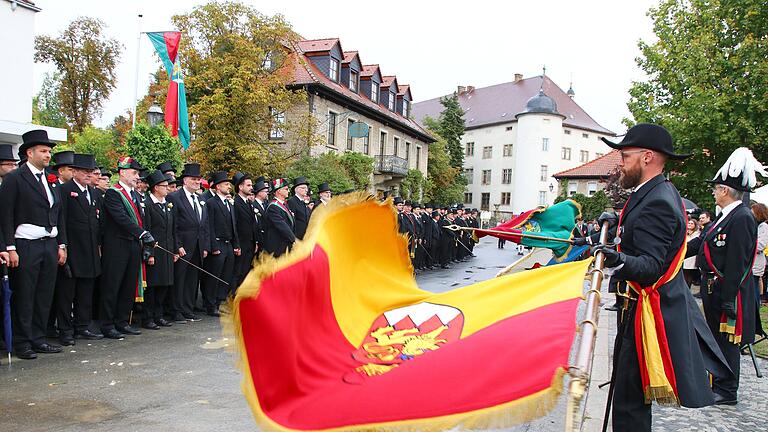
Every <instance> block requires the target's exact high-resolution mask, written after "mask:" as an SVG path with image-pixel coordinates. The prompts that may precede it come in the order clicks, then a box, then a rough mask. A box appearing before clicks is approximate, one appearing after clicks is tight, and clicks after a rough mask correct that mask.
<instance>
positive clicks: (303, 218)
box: [288, 195, 312, 239]
mask: <svg viewBox="0 0 768 432" xmlns="http://www.w3.org/2000/svg"><path fill="white" fill-rule="evenodd" d="M288 208H289V209H290V210H291V211H292V212H293V233H294V234H295V235H296V238H297V239H303V238H304V234H306V233H307V226H309V217H310V215H311V214H312V210H310V209H309V207H307V203H305V202H304V201H303V200H301V199H300V198H299V197H298V196H296V195H294V196H292V197H290V198H288Z"/></svg>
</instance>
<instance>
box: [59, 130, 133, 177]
mask: <svg viewBox="0 0 768 432" xmlns="http://www.w3.org/2000/svg"><path fill="white" fill-rule="evenodd" d="M72 141H74V143H75V144H74V146H73V148H72V150H74V151H76V152H77V153H88V154H92V155H94V156H95V157H96V164H97V165H100V166H103V167H107V168H114V167H115V166H116V164H117V159H118V156H119V155H118V153H117V146H116V145H115V140H114V136H113V135H112V131H110V130H107V129H101V128H97V127H94V126H86V128H85V129H84V130H83V131H82V132H75V133H73V134H72ZM57 147H58V146H57Z"/></svg>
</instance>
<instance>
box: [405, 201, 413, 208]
mask: <svg viewBox="0 0 768 432" xmlns="http://www.w3.org/2000/svg"><path fill="white" fill-rule="evenodd" d="M403 204H405V205H407V206H411V207H413V203H412V202H411V200H405V202H404V203H403Z"/></svg>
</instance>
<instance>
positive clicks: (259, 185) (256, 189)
mask: <svg viewBox="0 0 768 432" xmlns="http://www.w3.org/2000/svg"><path fill="white" fill-rule="evenodd" d="M264 189H269V185H268V184H266V183H265V182H264V180H259V181H257V182H256V183H255V184H254V185H253V193H259V192H261V191H263V190H264Z"/></svg>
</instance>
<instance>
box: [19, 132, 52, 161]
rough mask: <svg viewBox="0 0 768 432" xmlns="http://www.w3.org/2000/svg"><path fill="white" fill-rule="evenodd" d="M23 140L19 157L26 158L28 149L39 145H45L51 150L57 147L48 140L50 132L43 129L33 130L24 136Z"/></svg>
mask: <svg viewBox="0 0 768 432" xmlns="http://www.w3.org/2000/svg"><path fill="white" fill-rule="evenodd" d="M21 139H22V143H21V146H19V155H25V156H26V154H27V149H29V148H31V147H34V146H37V145H44V146H48V147H50V148H54V147H56V143H55V142H53V141H51V140H49V139H48V132H46V131H44V130H43V129H35V130H31V131H29V132H27V133H25V134H24V135H22V136H21Z"/></svg>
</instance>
